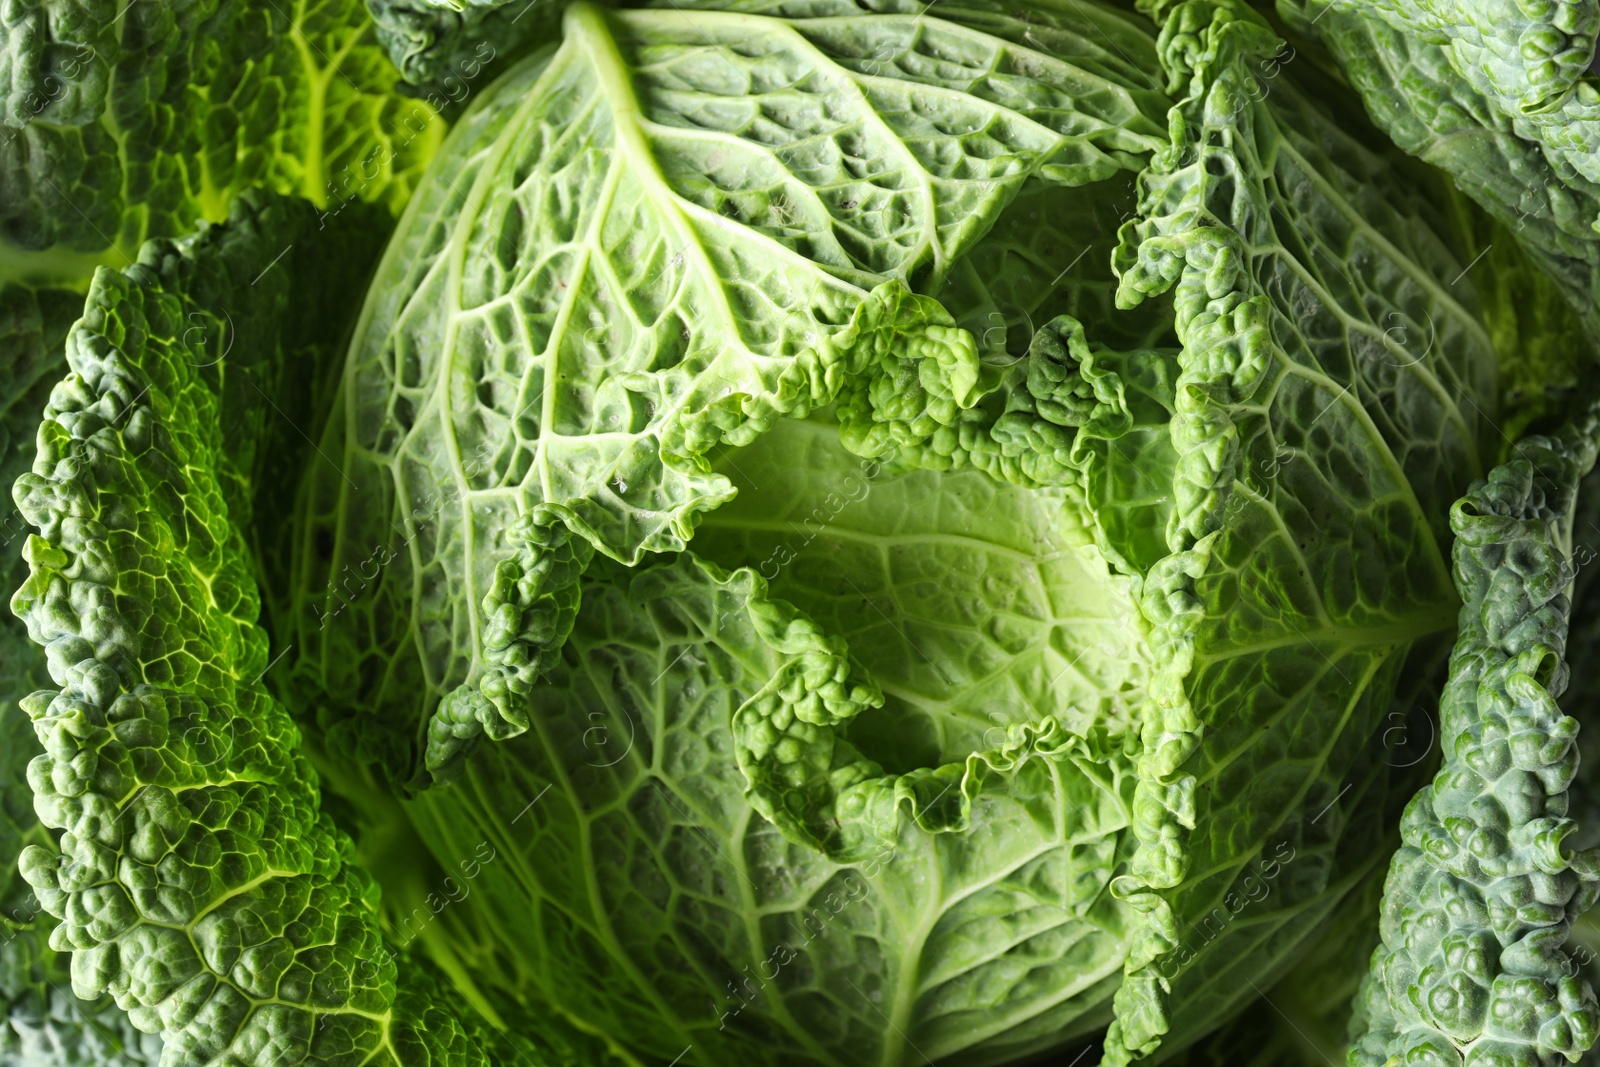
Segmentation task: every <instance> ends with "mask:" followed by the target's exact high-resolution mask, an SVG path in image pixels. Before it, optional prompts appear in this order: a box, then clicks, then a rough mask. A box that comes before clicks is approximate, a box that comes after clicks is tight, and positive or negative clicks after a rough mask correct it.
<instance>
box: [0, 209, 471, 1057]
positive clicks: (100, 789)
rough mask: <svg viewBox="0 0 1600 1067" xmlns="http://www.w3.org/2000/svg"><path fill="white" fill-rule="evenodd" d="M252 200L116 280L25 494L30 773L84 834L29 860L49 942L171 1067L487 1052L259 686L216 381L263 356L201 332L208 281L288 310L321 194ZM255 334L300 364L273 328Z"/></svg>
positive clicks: (51, 811) (55, 410)
mask: <svg viewBox="0 0 1600 1067" xmlns="http://www.w3.org/2000/svg"><path fill="white" fill-rule="evenodd" d="M240 212H241V215H242V216H243V217H241V218H240V219H239V220H238V226H237V227H235V226H234V225H232V224H230V225H229V226H227V227H218V228H215V229H211V230H208V231H206V232H203V233H202V234H201V235H200V236H199V237H198V238H196V239H195V240H194V241H192V242H186V243H183V244H174V243H171V242H154V243H152V244H151V245H149V246H147V247H146V249H145V250H144V251H143V252H142V254H141V262H140V264H139V265H138V266H136V267H135V268H132V269H131V270H130V271H129V272H128V273H126V274H116V273H112V272H110V271H102V272H101V273H100V274H98V275H97V276H96V279H95V282H94V284H93V286H92V288H91V292H90V298H89V306H88V311H87V312H86V314H85V317H84V318H83V319H82V320H81V321H80V322H79V323H78V325H77V326H75V327H74V329H73V331H72V332H71V333H70V334H69V337H68V346H67V347H68V362H69V365H70V366H71V367H72V373H71V374H70V375H69V376H68V378H67V379H66V380H65V381H63V382H61V383H60V384H58V385H57V387H56V388H55V390H54V391H53V392H52V394H51V398H50V403H49V406H48V407H47V409H46V417H45V421H44V423H43V425H42V426H41V428H40V432H39V445H40V452H39V456H38V457H37V458H36V460H35V465H34V473H32V474H29V475H25V476H24V477H23V478H21V479H19V482H18V488H17V491H16V495H17V499H18V503H19V506H20V507H21V508H22V510H23V513H24V515H25V516H26V517H27V518H28V520H29V522H30V523H32V524H33V525H34V526H35V527H37V528H38V530H39V531H40V534H39V536H33V537H30V539H29V542H28V548H27V553H26V558H27V559H28V561H29V563H30V568H31V574H30V577H29V579H28V581H27V583H26V584H25V585H24V587H23V589H22V590H20V591H19V592H18V594H17V596H16V598H15V599H14V601H13V606H14V609H15V610H17V611H18V612H19V614H21V615H23V616H24V618H25V619H26V621H27V623H28V627H29V634H30V636H31V637H32V638H33V639H34V640H35V641H36V642H37V643H39V644H41V645H44V646H45V649H46V652H47V656H48V662H49V666H50V670H51V676H52V679H53V681H54V682H55V684H56V685H57V686H59V687H61V688H59V689H57V690H48V689H47V690H43V691H40V692H36V693H34V694H33V695H31V696H30V697H28V698H27V699H26V700H25V701H24V706H25V708H26V710H27V711H28V712H29V714H30V716H32V718H33V719H34V727H35V731H36V733H37V734H38V736H39V738H40V740H41V741H42V742H43V743H44V746H45V750H46V754H45V755H43V756H41V757H40V758H39V759H37V760H35V761H34V762H33V763H32V764H31V765H30V768H29V780H30V784H31V785H32V786H33V789H34V794H35V803H36V808H37V810H38V811H39V813H40V817H41V819H42V821H43V822H44V823H45V825H46V826H47V827H49V828H51V829H55V830H65V831H67V832H65V833H63V834H62V836H61V839H60V846H61V849H62V851H61V853H60V854H59V855H57V854H56V853H54V852H52V851H51V850H49V849H45V848H40V847H37V846H31V847H29V848H28V849H26V850H25V851H24V853H23V856H22V870H23V874H24V877H25V878H27V880H28V881H29V883H30V884H31V885H32V886H33V888H34V891H35V893H36V894H37V895H38V897H39V900H40V903H41V904H42V905H43V906H44V907H45V909H46V910H48V911H49V912H50V913H51V914H53V915H55V916H56V917H57V918H59V919H60V920H61V925H60V926H58V927H57V928H56V930H55V932H54V933H53V934H52V938H51V947H52V948H55V949H57V950H58V951H60V950H67V949H71V950H73V953H74V957H73V986H74V990H75V991H76V992H78V993H79V994H81V995H84V996H87V997H96V996H99V995H101V994H103V993H105V992H110V993H111V994H112V995H113V996H114V997H116V999H117V1001H118V1003H119V1005H120V1006H122V1007H124V1008H126V1009H127V1010H128V1011H129V1015H130V1017H131V1018H132V1019H133V1021H134V1022H135V1024H136V1025H138V1026H140V1028H141V1029H144V1030H147V1031H160V1032H162V1033H163V1037H164V1041H165V1044H166V1049H167V1051H166V1052H165V1053H164V1055H165V1057H166V1058H167V1060H168V1061H169V1062H170V1063H174V1064H188V1063H208V1062H212V1061H214V1060H215V1059H216V1058H217V1057H219V1056H222V1055H224V1054H227V1055H230V1056H231V1057H233V1058H234V1060H235V1062H240V1063H249V1064H259V1065H262V1067H267V1065H283V1064H290V1063H330V1064H331V1063H353V1062H367V1063H389V1064H402V1063H458V1064H470V1063H479V1062H483V1059H482V1054H481V1051H480V1050H479V1048H478V1047H477V1045H476V1043H475V1042H473V1041H471V1040H470V1039H469V1038H468V1036H467V1034H466V1033H465V1032H464V1030H463V1028H462V1024H461V1023H460V1022H459V1021H458V1020H457V1019H456V1018H454V1017H453V1016H452V1014H451V1011H450V1006H449V1005H447V1004H435V1005H432V1006H428V1007H426V1008H424V1007H423V1006H422V1005H420V1004H417V1003H416V1002H415V1001H411V1002H408V1003H409V1004H410V1005H411V1007H410V1008H409V1009H405V1010H404V1011H403V1010H402V1009H401V1008H397V1007H396V1005H397V1004H398V1003H400V1001H397V999H396V998H397V991H396V984H395V983H396V975H395V964H394V958H393V955H392V954H391V953H389V952H388V951H387V950H386V949H384V947H383V944H382V940H381V938H380V936H379V933H378V929H377V923H376V919H375V915H374V913H373V910H372V908H373V899H372V896H373V893H374V890H375V887H374V886H373V885H372V883H371V882H370V880H369V879H367V878H366V876H365V875H363V874H362V872H361V871H360V870H359V869H358V868H356V867H354V866H353V865H352V864H351V863H350V862H349V861H350V845H349V841H348V839H346V838H344V837H343V836H342V835H341V834H339V833H338V832H337V831H335V829H334V827H333V825H332V823H331V822H330V821H329V820H328V818H327V816H326V814H323V813H321V812H319V810H318V803H317V794H316V776H315V774H314V772H313V771H312V770H311V768H310V767H309V766H308V765H307V764H306V762H305V759H304V757H303V756H302V755H301V754H300V753H299V751H298V749H297V742H298V734H297V731H296V729H295V727H294V726H293V724H292V723H291V722H290V720H289V718H288V715H287V714H286V713H285V712H284V711H283V709H282V707H281V706H280V705H278V704H277V703H276V701H274V700H273V699H272V698H271V697H270V696H268V695H267V693H266V690H265V688H264V687H263V685H262V682H261V676H262V674H263V673H264V671H265V670H266V668H267V667H268V665H269V660H268V655H267V643H266V639H265V635H264V634H263V632H262V631H261V630H260V629H259V627H257V626H256V623H255V620H256V617H257V615H258V613H259V601H258V599H257V594H256V584H255V579H254V575H253V574H252V573H251V566H250V558H249V554H248V553H247V551H246V549H245V546H244V541H243V538H242V534H241V531H240V530H239V529H238V528H237V527H236V526H234V525H233V523H232V519H231V517H230V513H229V509H230V507H231V506H234V505H236V504H237V502H238V501H240V499H241V494H240V493H239V492H238V491H237V489H236V488H235V489H232V490H230V488H229V484H228V479H229V478H230V477H232V478H234V479H236V480H235V482H234V485H235V486H237V485H238V481H237V479H238V477H239V476H238V471H237V470H236V469H231V468H232V466H233V460H232V458H231V457H230V456H229V455H228V453H227V450H226V447H225V444H224V435H223V432H222V424H223V411H224V406H223V405H224V404H225V403H226V402H228V401H229V400H230V399H236V398H230V397H229V393H228V390H226V389H223V390H222V392H223V397H222V398H221V399H220V400H219V397H218V396H217V394H216V393H215V392H213V386H212V384H211V383H208V381H207V379H208V377H209V378H211V379H212V380H213V381H215V379H216V377H217V375H219V374H226V373H229V372H233V371H235V370H236V371H237V372H238V373H240V374H249V373H252V372H257V373H259V372H260V371H261V370H262V368H261V367H260V366H257V365H254V361H253V360H251V359H246V358H244V355H243V353H242V352H241V353H240V359H239V363H240V366H238V367H237V368H235V367H233V366H231V365H229V364H227V363H226V362H224V363H223V364H221V365H220V369H219V364H218V362H217V359H216V358H215V357H216V355H217V351H216V348H215V347H213V345H219V346H220V345H221V343H222V339H220V338H215V337H214V336H213V335H209V334H208V333H207V332H206V331H205V330H204V329H197V328H196V316H197V315H198V316H199V317H200V319H201V320H202V321H203V322H210V323H213V324H214V321H215V320H214V319H205V316H207V315H211V316H215V315H217V314H218V309H217V308H214V307H206V306H200V305H197V303H196V302H195V300H194V299H193V297H192V294H191V293H189V292H188V291H187V288H188V285H189V283H191V282H193V281H194V280H195V279H196V278H202V279H206V280H207V281H206V284H205V285H200V286H196V289H197V290H198V291H202V292H203V291H207V288H208V287H209V286H214V287H215V288H212V289H210V290H209V291H212V292H215V291H216V290H217V289H222V288H225V286H223V285H221V284H219V279H232V280H233V281H234V282H235V283H236V284H238V285H240V286H241V287H242V288H243V289H244V290H250V291H252V292H241V293H239V294H238V295H237V296H236V300H237V301H238V303H236V304H235V306H241V305H242V304H244V303H247V302H253V301H256V300H260V301H264V302H268V303H270V302H272V301H274V300H275V301H277V302H278V307H279V315H278V321H279V322H282V321H283V320H284V318H285V317H286V314H287V311H288V308H289V306H290V304H289V300H288V297H289V289H290V287H289V285H288V284H287V281H286V280H285V279H284V277H283V275H282V274H281V273H280V274H279V275H278V276H277V277H276V278H274V277H272V276H271V275H270V272H269V271H267V269H266V265H268V264H272V263H273V256H274V254H276V253H277V252H278V251H279V248H278V244H277V242H278V240H281V239H284V238H286V237H299V238H305V237H306V236H307V235H309V234H312V233H315V232H316V229H317V219H316V213H315V211H314V210H313V209H312V208H310V207H309V206H308V205H304V204H287V205H284V204H275V205H268V206H267V207H264V208H262V209H261V210H260V213H259V217H256V206H255V205H253V204H249V203H246V204H241V206H240ZM258 223H259V226H258V225H257V224H258ZM269 223H272V224H271V225H269ZM190 259H192V260H194V261H195V262H194V263H193V264H189V263H186V262H185V261H186V260H190ZM328 262H330V263H337V262H339V260H338V259H337V258H334V259H331V260H329V261H328ZM279 269H280V271H281V270H282V267H281V265H279ZM252 278H254V279H255V280H256V281H258V282H260V283H261V285H263V286H265V288H264V289H261V290H257V289H256V286H254V285H252V284H251V283H250V279H252ZM246 318H247V320H249V321H255V322H258V323H259V324H260V325H261V326H263V327H265V326H268V325H270V322H271V316H267V315H264V314H263V315H262V316H261V317H260V318H256V317H255V316H254V315H250V316H246ZM237 340H238V341H239V342H240V344H242V345H258V346H262V349H263V350H264V351H263V352H261V353H260V355H261V356H262V358H263V359H265V360H281V359H285V358H289V356H290V353H288V352H286V351H284V350H283V349H282V348H281V347H279V343H280V342H281V341H282V340H283V338H282V337H281V335H276V334H274V333H273V332H270V331H267V330H260V331H256V332H254V333H252V334H250V335H248V336H243V337H240V338H238V339H237ZM208 372H209V373H208ZM234 414H236V415H238V414H241V413H238V412H234ZM230 498H231V499H230Z"/></svg>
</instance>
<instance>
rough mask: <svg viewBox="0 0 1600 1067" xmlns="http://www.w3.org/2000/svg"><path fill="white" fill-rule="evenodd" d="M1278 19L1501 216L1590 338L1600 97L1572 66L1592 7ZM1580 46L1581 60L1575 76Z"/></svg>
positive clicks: (1591, 32) (1323, 6)
mask: <svg viewBox="0 0 1600 1067" xmlns="http://www.w3.org/2000/svg"><path fill="white" fill-rule="evenodd" d="M1279 10H1280V11H1281V12H1282V13H1283V14H1284V15H1285V16H1286V17H1287V18H1288V19H1289V20H1290V22H1291V23H1293V24H1294V25H1295V26H1296V27H1297V28H1299V29H1301V30H1303V31H1305V32H1307V33H1308V34H1309V35H1310V36H1312V37H1313V38H1315V39H1317V40H1320V41H1321V42H1322V43H1323V44H1325V45H1326V46H1327V48H1328V50H1329V51H1330V52H1332V53H1333V55H1334V56H1335V57H1336V58H1337V59H1338V61H1339V63H1340V65H1341V66H1342V67H1343V69H1344V72H1345V74H1346V76H1347V77H1348V78H1349V80H1350V82H1351V84H1353V85H1354V86H1355V88H1356V89H1357V90H1358V91H1359V92H1360V93H1361V97H1362V100H1363V102H1364V103H1365V104H1366V107H1367V110H1368V111H1369V112H1370V113H1371V115H1372V117H1373V118H1374V120H1376V122H1377V123H1378V125H1379V126H1381V127H1382V128H1383V130H1384V132H1386V133H1387V134H1388V135H1389V136H1390V137H1392V138H1393V139H1394V141H1395V143H1396V144H1398V145H1399V146H1400V147H1401V148H1402V149H1404V150H1405V151H1407V152H1410V153H1412V154H1414V155H1417V156H1419V157H1421V158H1422V159H1425V160H1427V161H1428V162H1430V163H1432V164H1434V165H1436V166H1438V167H1440V168H1441V169H1443V170H1444V171H1446V172H1447V173H1449V174H1450V176H1451V177H1452V178H1454V179H1455V181H1456V182H1457V183H1458V184H1459V185H1460V187H1461V189H1462V190H1463V191H1465V192H1466V193H1467V194H1468V195H1469V196H1471V197H1472V198H1473V199H1475V200H1476V201H1477V202H1478V203H1480V204H1481V205H1483V207H1485V208H1486V209H1487V210H1489V211H1490V212H1491V213H1492V214H1493V215H1495V217H1497V218H1498V219H1500V221H1501V222H1502V223H1503V224H1504V225H1505V226H1506V227H1507V229H1509V230H1510V231H1511V232H1512V233H1513V234H1514V235H1515V237H1516V239H1517V240H1519V241H1521V242H1522V243H1523V244H1524V245H1525V246H1526V247H1527V248H1528V249H1529V251H1530V252H1531V253H1532V254H1533V255H1534V256H1535V257H1536V258H1537V259H1538V261H1539V262H1540V264H1541V266H1543V267H1544V268H1545V269H1546V270H1548V271H1549V272H1550V273H1551V275H1552V276H1553V277H1555V278H1556V279H1557V280H1558V281H1559V282H1560V284H1561V285H1562V288H1563V290H1564V291H1565V293H1566V296H1567V298H1568V299H1569V300H1570V301H1571V302H1572V303H1573V304H1574V306H1576V307H1578V308H1579V309H1581V310H1582V312H1583V313H1584V315H1585V316H1586V319H1587V322H1588V324H1589V330H1590V331H1591V332H1593V330H1594V328H1595V326H1596V323H1597V321H1600V318H1597V316H1600V311H1597V309H1600V229H1597V228H1596V227H1597V226H1600V173H1597V170H1596V168H1597V166H1600V164H1597V162H1596V161H1597V159H1600V94H1597V92H1596V87H1595V84H1594V83H1593V79H1592V77H1589V76H1585V75H1584V74H1583V72H1582V68H1583V67H1585V66H1587V64H1588V63H1589V61H1590V59H1591V58H1592V57H1593V55H1594V40H1595V31H1596V29H1597V28H1600V24H1597V19H1600V9H1597V8H1596V7H1595V5H1594V4H1593V3H1590V2H1581V3H1566V2H1563V3H1553V4H1545V5H1522V4H1515V3H1491V4H1454V3H1447V4H1433V3H1418V4H1412V3H1388V2H1384V3H1347V2H1344V0H1338V2H1336V3H1333V4H1327V3H1324V2H1322V0H1309V2H1304V3H1301V2H1296V0H1280V3H1279ZM1524 37H1525V38H1526V39H1527V41H1528V43H1529V44H1530V46H1531V47H1530V48H1529V50H1528V52H1527V53H1526V54H1524V53H1522V52H1521V51H1520V46H1519V41H1520V40H1521V39H1522V38H1524ZM1585 40H1587V48H1588V50H1589V51H1588V58H1583V59H1582V62H1581V63H1578V66H1577V69H1576V70H1574V69H1573V66H1572V65H1573V63H1574V62H1576V61H1577V60H1578V59H1579V58H1580V56H1579V53H1581V52H1582V49H1583V48H1584V47H1585V45H1584V43H1583V42H1584V41H1585ZM1530 68H1546V69H1548V70H1549V72H1550V75H1551V76H1550V77H1548V78H1541V77H1538V76H1534V74H1535V72H1534V70H1533V69H1530ZM1524 97H1525V98H1526V99H1524ZM1541 99H1542V100H1543V103H1536V101H1537V100H1541Z"/></svg>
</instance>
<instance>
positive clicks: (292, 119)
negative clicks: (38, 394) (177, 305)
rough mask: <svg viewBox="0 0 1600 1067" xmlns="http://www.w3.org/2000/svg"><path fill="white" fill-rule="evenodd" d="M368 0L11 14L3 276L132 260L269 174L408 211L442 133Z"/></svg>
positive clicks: (107, 0)
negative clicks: (407, 80) (376, 26)
mask: <svg viewBox="0 0 1600 1067" xmlns="http://www.w3.org/2000/svg"><path fill="white" fill-rule="evenodd" d="M397 80H398V76H397V74H396V72H395V71H394V69H393V68H392V67H391V66H390V65H389V63H388V60H387V58H386V57H385V56H384V54H383V52H382V50H381V49H380V48H379V46H378V44H377V41H376V38H375V35H374V30H373V27H372V24H371V22H370V20H369V19H368V18H367V16H366V13H365V11H364V10H363V9H362V7H361V4H360V0H283V2H282V3H267V4H255V3H247V2H243V0H224V2H221V3H214V4H198V5H197V4H182V5H170V4H147V3H120V2H116V0H44V2H39V3H31V4H26V5H14V6H13V7H11V8H8V10H7V14H6V16H5V17H4V18H0V93H3V95H0V240H3V241H4V245H3V246H0V279H5V280H9V279H13V278H22V279H45V280H50V279H75V280H77V282H78V284H79V285H80V286H81V285H82V284H84V283H86V282H87V280H88V275H89V274H90V273H91V272H92V271H93V268H94V266H95V265H96V264H98V263H105V264H108V265H111V266H115V267H118V268H121V267H125V266H128V265H130V264H131V263H132V262H133V257H134V256H136V255H137V254H138V249H139V247H140V244H141V242H142V241H144V240H145V239H146V238H152V237H175V236H179V235H182V234H186V233H188V232H190V231H191V230H192V229H193V227H194V224H195V222H196V221H197V220H198V219H199V218H202V217H204V218H208V219H211V220H213V221H217V220H221V219H223V218H226V217H227V214H228V209H229V203H230V201H231V200H232V198H233V196H234V195H235V194H237V193H238V192H239V191H240V190H242V189H246V188H251V187H254V186H265V187H268V188H271V189H275V190H277V191H279V192H285V193H295V194H298V195H301V196H304V197H306V198H307V199H310V200H312V201H313V202H314V203H317V204H318V205H319V206H327V207H330V208H331V209H337V207H338V206H340V205H342V204H344V203H346V202H348V201H351V200H361V201H378V202H381V203H385V204H387V205H389V206H390V207H391V209H392V210H394V211H396V212H397V211H398V210H399V208H400V206H401V205H403V204H404V203H405V202H406V199H407V197H408V196H409V195H410V192H411V189H412V188H413V186H414V185H415V184H416V180H417V177H418V175H419V173H420V171H421V168H422V166H423V164H425V163H426V162H427V159H428V157H429V156H430V155H431V153H432V151H433V149H434V148H435V147H437V145H438V143H439V141H440V140H441V139H442V136H443V127H442V123H440V122H439V121H438V119H437V117H436V116H435V114H434V111H433V109H432V108H430V107H429V106H428V105H427V104H425V103H422V102H420V101H415V100H410V99H407V98H406V97H404V96H402V95H400V94H399V93H397V92H395V91H394V89H395V83H396V82H397Z"/></svg>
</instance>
